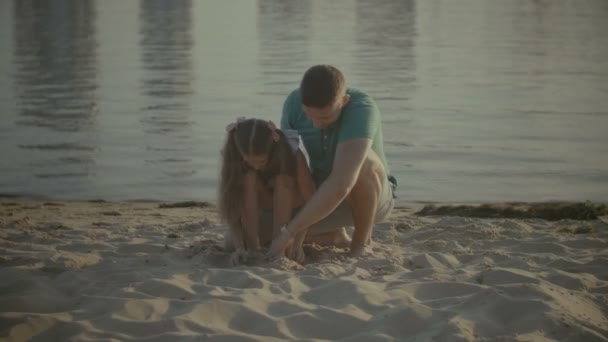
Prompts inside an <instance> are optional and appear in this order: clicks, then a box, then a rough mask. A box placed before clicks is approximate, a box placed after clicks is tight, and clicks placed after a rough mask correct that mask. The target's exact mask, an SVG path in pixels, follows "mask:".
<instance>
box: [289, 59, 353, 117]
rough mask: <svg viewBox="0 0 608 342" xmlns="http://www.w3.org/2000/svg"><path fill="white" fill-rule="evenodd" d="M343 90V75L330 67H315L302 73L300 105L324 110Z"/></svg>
mask: <svg viewBox="0 0 608 342" xmlns="http://www.w3.org/2000/svg"><path fill="white" fill-rule="evenodd" d="M343 88H344V75H342V73H341V72H340V70H338V69H336V68H335V67H333V66H331V65H315V66H313V67H311V68H309V69H308V70H306V72H305V73H304V77H302V83H300V92H301V94H302V104H303V105H305V106H307V107H314V108H324V107H326V106H327V105H329V104H332V103H333V102H334V101H335V100H336V98H337V97H338V95H339V94H340V91H341V90H342V89H343Z"/></svg>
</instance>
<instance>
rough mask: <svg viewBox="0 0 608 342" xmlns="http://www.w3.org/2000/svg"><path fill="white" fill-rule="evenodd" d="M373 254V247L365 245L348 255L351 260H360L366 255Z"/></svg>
mask: <svg viewBox="0 0 608 342" xmlns="http://www.w3.org/2000/svg"><path fill="white" fill-rule="evenodd" d="M371 253H372V246H370V245H365V246H362V247H359V248H356V249H351V250H350V252H349V253H348V255H349V256H350V257H351V258H358V257H361V256H364V255H368V254H371Z"/></svg>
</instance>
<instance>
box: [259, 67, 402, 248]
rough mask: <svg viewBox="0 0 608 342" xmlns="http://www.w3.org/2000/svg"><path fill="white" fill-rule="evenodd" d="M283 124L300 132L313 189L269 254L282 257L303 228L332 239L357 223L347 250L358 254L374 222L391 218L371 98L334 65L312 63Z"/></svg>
mask: <svg viewBox="0 0 608 342" xmlns="http://www.w3.org/2000/svg"><path fill="white" fill-rule="evenodd" d="M281 128H282V129H295V130H297V131H298V133H299V134H300V135H301V136H302V140H303V142H304V146H305V147H306V150H307V152H308V154H309V157H310V166H311V173H312V177H313V179H314V181H315V184H316V186H317V190H316V192H315V193H314V195H313V196H312V198H311V199H310V200H309V201H308V202H307V203H306V204H305V205H304V206H303V207H302V208H301V210H300V211H299V212H298V213H297V214H296V215H295V216H294V217H293V218H292V219H291V220H290V221H289V222H288V223H287V224H286V225H284V226H283V227H282V229H281V231H282V233H281V234H280V235H279V236H278V237H277V238H276V239H275V240H274V241H273V243H272V246H271V248H270V252H269V253H270V254H271V255H272V256H278V255H281V253H282V252H283V251H284V249H285V248H286V247H288V246H289V245H290V244H291V242H292V241H293V238H294V237H295V235H296V234H297V233H298V232H300V231H302V230H306V229H308V235H309V236H311V235H312V236H315V235H320V234H324V235H326V236H327V235H330V236H335V235H336V234H340V232H342V231H343V227H344V226H354V233H353V236H352V240H351V241H350V254H351V256H360V255H361V254H362V253H363V252H364V250H365V246H366V244H368V242H370V241H371V231H372V227H373V225H374V223H379V222H381V221H383V220H385V219H386V218H387V217H388V216H389V215H390V213H391V211H392V209H393V205H394V191H395V188H396V181H395V179H394V178H393V177H391V176H390V175H389V169H388V165H387V162H386V157H385V155H384V143H383V137H382V123H381V118H380V111H379V110H378V108H377V106H376V104H375V102H374V101H373V99H372V98H371V97H370V96H369V95H367V94H366V93H364V92H362V91H360V90H357V89H353V88H347V87H346V84H345V81H344V76H343V75H342V73H341V72H340V71H339V70H338V69H336V68H335V67H332V66H329V65H317V66H313V67H311V68H310V69H308V70H307V71H306V73H305V74H304V77H303V78H302V82H301V84H300V88H299V89H297V90H295V91H293V92H292V93H291V94H290V95H289V96H288V97H287V99H286V101H285V104H284V106H283V113H282V116H281Z"/></svg>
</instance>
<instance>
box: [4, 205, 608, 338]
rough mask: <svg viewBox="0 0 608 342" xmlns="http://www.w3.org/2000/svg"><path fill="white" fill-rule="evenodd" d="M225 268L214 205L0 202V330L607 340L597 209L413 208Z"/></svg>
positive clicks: (606, 270) (607, 242)
mask: <svg viewBox="0 0 608 342" xmlns="http://www.w3.org/2000/svg"><path fill="white" fill-rule="evenodd" d="M420 209H421V208H420V207H416V206H415V205H413V206H403V207H399V208H397V209H396V210H395V212H394V213H393V215H392V216H391V218H390V221H389V222H387V223H383V224H380V225H377V226H376V229H375V232H374V243H373V248H372V252H371V253H370V254H368V255H366V256H364V257H361V258H358V259H351V258H347V257H346V252H345V250H342V249H337V248H322V247H319V246H307V247H306V248H305V251H306V253H307V262H306V263H305V264H304V265H299V264H296V263H294V262H290V261H289V260H286V259H283V260H277V261H273V262H269V261H266V260H263V259H259V260H252V261H250V262H249V263H248V264H247V265H241V266H237V267H232V266H231V265H230V264H229V259H228V256H229V255H228V254H227V253H226V252H224V251H223V249H222V241H223V234H224V232H225V229H226V228H225V226H223V225H222V224H219V223H218V222H217V215H216V211H215V208H214V206H213V205H206V204H204V203H190V204H186V205H177V206H176V207H172V206H164V207H162V208H161V207H160V206H159V203H151V202H147V203H146V202H136V203H135V202H129V203H114V202H103V201H98V202H43V201H34V200H20V199H3V200H0V340H3V341H4V340H8V341H25V340H32V341H70V340H73V341H92V340H96V341H99V340H104V341H107V340H115V341H131V340H138V341H140V340H145V341H189V340H191V341H200V340H212V341H213V340H216V341H220V340H221V341H273V340H348V341H394V340H408V341H495V340H497V341H554V340H555V341H557V340H559V341H608V219H607V218H606V217H605V216H604V217H602V216H600V217H598V218H591V219H588V220H571V219H561V220H554V221H549V220H544V219H539V218H501V217H493V218H478V217H460V216H453V215H456V214H455V213H453V212H452V213H450V214H449V215H452V216H444V215H442V216H433V213H430V215H431V216H419V215H415V212H417V211H418V210H420Z"/></svg>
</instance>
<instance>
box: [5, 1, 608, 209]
mask: <svg viewBox="0 0 608 342" xmlns="http://www.w3.org/2000/svg"><path fill="white" fill-rule="evenodd" d="M320 63H327V64H333V65H335V66H337V67H338V68H340V69H341V70H342V71H343V72H344V73H345V75H346V78H347V82H348V84H349V85H350V86H354V87H357V88H361V89H363V90H366V91H368V92H369V93H371V94H372V95H373V96H374V97H375V98H376V101H377V103H378V105H379V107H380V109H381V111H382V115H383V118H384V132H385V140H386V146H385V149H386V153H387V157H388V160H389V165H390V167H391V171H392V173H393V174H394V175H395V176H396V177H397V179H398V181H399V189H398V193H397V194H398V197H399V200H400V201H403V202H414V201H434V202H465V201H475V202H478V201H512V200H521V201H540V200H592V201H604V202H605V201H608V1H605V0H588V1H585V0H581V1H564V0H552V1H549V0H537V1H522V0H512V1H502V0H493V1H488V0H462V1H451V0H424V1H412V0H381V1H377V0H366V1H346V0H338V1H301V0H300V1H284V0H269V1H225V0H213V1H188V0H183V1H173V0H151V1H119V0H114V1H108V0H103V1H101V0H99V1H91V0H74V1H63V0H61V1H60V0H50V1H31V0H19V1H8V0H0V75H1V77H0V118H1V120H0V155H1V158H0V193H2V194H22V195H28V196H44V197H49V198H56V199H99V198H102V199H108V200H133V199H154V200H190V199H196V200H214V198H215V191H216V185H217V179H218V167H219V163H220V155H219V150H220V148H221V145H222V143H223V139H224V126H225V125H226V124H227V123H228V122H230V121H232V120H233V119H234V118H236V117H237V116H243V115H244V116H257V117H262V118H267V119H274V120H275V122H278V121H279V116H280V111H281V106H282V103H283V100H284V98H285V96H286V95H287V94H288V93H289V92H290V91H291V90H292V89H294V88H295V87H297V86H298V83H299V81H300V78H301V76H302V74H303V72H304V71H305V70H306V69H307V68H308V67H309V66H311V65H314V64H320Z"/></svg>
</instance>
